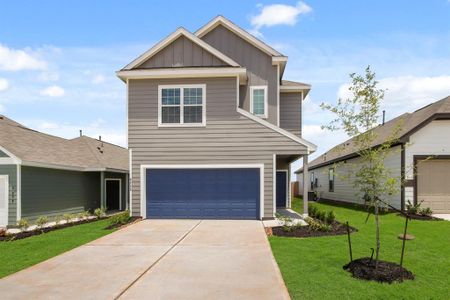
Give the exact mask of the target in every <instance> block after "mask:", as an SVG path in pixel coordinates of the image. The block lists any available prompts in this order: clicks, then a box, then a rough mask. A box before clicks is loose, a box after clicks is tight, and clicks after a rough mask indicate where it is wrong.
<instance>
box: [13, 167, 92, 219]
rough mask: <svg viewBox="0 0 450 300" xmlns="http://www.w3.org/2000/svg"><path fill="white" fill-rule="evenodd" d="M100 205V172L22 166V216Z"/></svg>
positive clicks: (56, 212) (86, 208) (32, 216)
mask: <svg viewBox="0 0 450 300" xmlns="http://www.w3.org/2000/svg"><path fill="white" fill-rule="evenodd" d="M97 207H100V173H99V172H77V171H66V170H55V169H46V168H35V167H22V217H23V218H27V219H29V220H31V221H33V220H35V219H36V218H37V217H39V216H43V215H47V216H55V215H61V214H64V213H77V212H81V211H83V210H88V209H95V208H97Z"/></svg>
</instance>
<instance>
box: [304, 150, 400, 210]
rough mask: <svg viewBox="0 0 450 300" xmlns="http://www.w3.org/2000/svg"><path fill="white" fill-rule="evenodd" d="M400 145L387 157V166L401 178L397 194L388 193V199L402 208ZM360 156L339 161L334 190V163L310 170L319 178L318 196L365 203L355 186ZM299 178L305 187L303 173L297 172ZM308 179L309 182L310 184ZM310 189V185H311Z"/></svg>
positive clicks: (310, 172) (396, 176)
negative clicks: (331, 180) (331, 178)
mask: <svg viewBox="0 0 450 300" xmlns="http://www.w3.org/2000/svg"><path fill="white" fill-rule="evenodd" d="M400 150H401V149H400V146H396V147H393V148H392V149H391V150H390V153H389V154H388V156H387V157H386V159H385V166H386V167H387V168H389V169H390V171H391V176H392V177H394V178H397V179H398V180H399V183H398V187H397V193H396V194H395V195H391V196H390V195H386V198H385V199H386V200H387V201H388V202H389V203H390V204H391V205H393V206H394V207H396V208H398V209H400V208H401V199H400V178H401V177H400V176H401V172H400V170H401V153H400ZM359 160H360V158H352V159H347V160H346V163H338V164H337V165H336V173H335V174H336V175H335V178H334V192H330V191H329V189H328V170H329V169H330V168H332V167H333V164H331V165H328V166H323V167H320V168H317V169H313V170H310V171H309V174H310V176H311V174H314V177H315V178H317V179H318V187H316V188H315V191H317V192H318V196H319V197H320V198H323V199H329V200H336V201H343V202H351V203H358V204H364V201H363V200H362V197H361V196H360V195H358V189H357V188H355V187H354V184H353V182H354V180H355V177H354V175H353V174H354V172H355V170H357V169H358V161H359ZM297 180H298V181H299V184H300V189H303V174H302V173H300V174H297ZM309 180H310V179H308V182H307V184H310V182H309ZM309 190H311V189H310V187H309Z"/></svg>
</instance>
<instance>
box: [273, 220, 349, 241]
mask: <svg viewBox="0 0 450 300" xmlns="http://www.w3.org/2000/svg"><path fill="white" fill-rule="evenodd" d="M355 231H357V229H356V228H353V227H351V226H350V232H355ZM342 234H347V226H346V225H344V224H342V223H339V222H337V221H335V222H333V223H331V224H330V229H329V230H327V231H320V230H314V229H312V228H311V226H309V225H307V226H298V227H296V228H295V229H293V230H292V231H286V230H285V229H284V228H283V226H277V227H273V228H272V235H274V236H285V237H320V236H332V235H342Z"/></svg>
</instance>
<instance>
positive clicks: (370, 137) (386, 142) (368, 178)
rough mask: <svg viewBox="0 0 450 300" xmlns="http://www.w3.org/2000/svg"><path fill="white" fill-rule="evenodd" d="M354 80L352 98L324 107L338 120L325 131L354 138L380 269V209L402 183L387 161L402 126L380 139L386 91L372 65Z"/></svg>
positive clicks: (356, 177) (358, 179) (356, 178)
mask: <svg viewBox="0 0 450 300" xmlns="http://www.w3.org/2000/svg"><path fill="white" fill-rule="evenodd" d="M350 79H351V81H352V83H351V85H350V87H349V92H350V97H349V98H347V99H339V100H338V102H337V104H336V105H331V104H325V103H322V104H321V107H322V109H324V110H328V111H330V112H332V113H333V114H335V115H336V118H335V119H334V120H332V121H331V122H330V123H329V124H328V125H324V126H322V128H325V129H328V130H332V131H336V130H344V131H345V132H346V133H347V135H349V136H350V137H352V138H353V139H352V142H351V143H352V145H351V147H352V148H353V149H354V150H355V152H356V154H357V155H358V156H359V160H358V163H355V164H354V165H353V166H352V167H354V170H352V173H353V176H351V178H353V179H352V181H353V184H354V186H355V187H356V188H357V190H358V196H360V197H363V198H364V200H365V201H366V203H367V204H368V205H369V206H370V208H371V209H373V212H374V217H375V227H376V232H375V239H376V241H375V242H376V247H375V249H376V255H375V268H377V267H378V260H379V253H380V222H379V212H380V208H381V207H382V206H385V205H384V204H385V203H386V201H387V200H386V199H385V198H386V196H387V195H392V194H394V193H395V192H396V191H397V189H398V187H399V185H400V180H401V179H400V178H395V177H392V176H391V172H390V170H389V169H388V168H386V167H385V165H384V161H385V158H386V157H387V155H388V154H389V151H390V148H391V146H392V145H393V144H394V143H395V142H396V141H397V139H398V138H397V135H398V132H399V130H400V126H401V125H400V124H398V126H396V127H395V128H394V129H393V130H392V133H391V134H390V136H389V137H388V138H387V139H383V140H381V139H380V140H378V136H377V134H376V132H375V130H373V129H374V128H375V127H376V126H378V125H379V120H380V115H379V112H380V103H381V101H382V100H383V98H384V92H385V91H384V90H383V89H380V88H378V82H377V81H376V80H375V73H374V72H372V71H371V69H370V66H368V67H367V68H366V70H365V74H364V75H358V74H355V73H353V74H350ZM337 173H338V172H337ZM349 178H350V177H349Z"/></svg>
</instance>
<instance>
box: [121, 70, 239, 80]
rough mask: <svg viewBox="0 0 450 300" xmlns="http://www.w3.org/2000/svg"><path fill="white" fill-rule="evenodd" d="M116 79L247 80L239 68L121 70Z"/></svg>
mask: <svg viewBox="0 0 450 300" xmlns="http://www.w3.org/2000/svg"><path fill="white" fill-rule="evenodd" d="M116 75H117V77H119V78H120V79H122V80H123V81H125V82H126V80H127V79H154V78H200V77H236V76H239V79H240V80H241V84H244V83H245V82H246V80H247V69H246V68H241V67H230V68H228V67H218V68H164V69H145V70H144V69H142V70H122V71H117V72H116Z"/></svg>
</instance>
